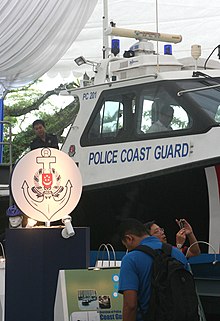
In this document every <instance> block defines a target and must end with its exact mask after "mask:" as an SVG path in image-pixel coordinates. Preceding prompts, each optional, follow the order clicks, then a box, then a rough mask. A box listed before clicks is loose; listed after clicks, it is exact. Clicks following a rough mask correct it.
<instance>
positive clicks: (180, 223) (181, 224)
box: [179, 220, 184, 229]
mask: <svg viewBox="0 0 220 321" xmlns="http://www.w3.org/2000/svg"><path fill="white" fill-rule="evenodd" d="M179 226H180V229H182V228H184V220H180V221H179Z"/></svg>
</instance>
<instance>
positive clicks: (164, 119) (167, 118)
mask: <svg viewBox="0 0 220 321" xmlns="http://www.w3.org/2000/svg"><path fill="white" fill-rule="evenodd" d="M173 112H174V111H173V108H172V107H170V106H163V107H162V108H161V110H160V113H159V116H158V120H157V121H155V123H153V125H152V126H151V127H150V128H149V130H148V133H156V132H164V131H169V130H172V127H171V126H170V123H171V121H172V119H173Z"/></svg>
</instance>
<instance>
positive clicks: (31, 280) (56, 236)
mask: <svg viewBox="0 0 220 321" xmlns="http://www.w3.org/2000/svg"><path fill="white" fill-rule="evenodd" d="M61 231H62V228H54V227H53V228H52V227H51V228H32V229H28V228H26V229H8V230H6V283H5V285H6V289H5V290H6V292H5V303H6V304H5V321H12V320H13V321H15V320H16V321H30V316H31V321H40V320H42V321H54V302H55V296H56V288H57V279H58V274H59V271H60V270H63V269H64V270H66V269H86V268H87V267H88V266H89V253H90V232H89V228H86V227H85V228H84V227H79V228H75V235H74V236H73V237H70V238H68V239H64V238H63V237H62V235H61ZM0 272H1V270H0ZM59 321H61V320H59Z"/></svg>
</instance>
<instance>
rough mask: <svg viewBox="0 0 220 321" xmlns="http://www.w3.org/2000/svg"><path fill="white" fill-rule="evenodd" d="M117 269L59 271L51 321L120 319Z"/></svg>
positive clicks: (120, 305) (120, 297)
mask: <svg viewBox="0 0 220 321" xmlns="http://www.w3.org/2000/svg"><path fill="white" fill-rule="evenodd" d="M119 271H120V269H119V268H107V269H106V268H105V269H82V270H61V271H59V277H58V282H57V290H56V299H55V305H54V321H100V320H122V295H120V294H118V281H119Z"/></svg>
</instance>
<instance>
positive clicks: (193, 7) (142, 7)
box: [47, 0, 220, 78]
mask: <svg viewBox="0 0 220 321" xmlns="http://www.w3.org/2000/svg"><path fill="white" fill-rule="evenodd" d="M103 1H106V0H98V2H97V5H96V7H95V10H94V11H93V14H92V15H91V17H90V19H89V21H88V22H87V24H86V26H85V28H83V29H82V31H81V33H80V34H79V36H78V37H77V39H76V41H74V43H73V45H72V46H71V47H70V49H69V50H68V51H67V53H66V54H65V55H64V56H63V57H62V58H61V60H60V61H59V62H58V63H57V64H56V65H55V66H54V67H53V68H52V69H51V70H50V71H49V72H48V73H47V75H48V76H49V77H55V76H57V75H58V74H60V75H61V76H62V77H63V78H66V77H70V76H73V75H74V76H75V77H79V76H81V75H82V73H83V72H84V71H85V65H83V66H81V67H78V66H76V64H75V63H74V59H75V58H77V57H78V56H81V55H82V56H84V57H85V58H86V59H88V60H92V61H99V60H100V59H101V58H102V45H103V41H102V38H103V37H102V16H103ZM156 3H158V17H159V19H158V31H159V32H161V33H170V34H181V35H182V37H183V40H182V42H181V43H179V44H175V45H173V54H174V55H175V56H176V57H177V58H183V57H187V56H190V55H191V45H193V44H199V45H201V47H202V57H203V58H207V57H208V56H209V54H210V53H211V51H212V50H213V49H214V48H215V47H216V46H217V45H218V44H219V43H220V36H219V34H218V27H219V26H220V1H219V0H211V1H209V0H193V1H192V0H185V1H183V0H166V1H164V0H135V1H133V0H109V1H108V16H109V21H110V20H113V21H114V22H115V23H116V25H117V26H118V27H122V28H127V29H139V30H147V31H157V26H156ZM120 40H121V54H123V52H124V50H128V49H129V47H130V46H131V45H132V44H133V43H134V42H135V39H126V38H121V39H120ZM163 45H164V44H163V43H159V54H161V53H162V52H163ZM154 46H155V49H157V45H156V43H154ZM212 58H213V59H218V57H217V52H216V53H215V54H214V55H213V56H212ZM86 69H87V70H88V66H86Z"/></svg>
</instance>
